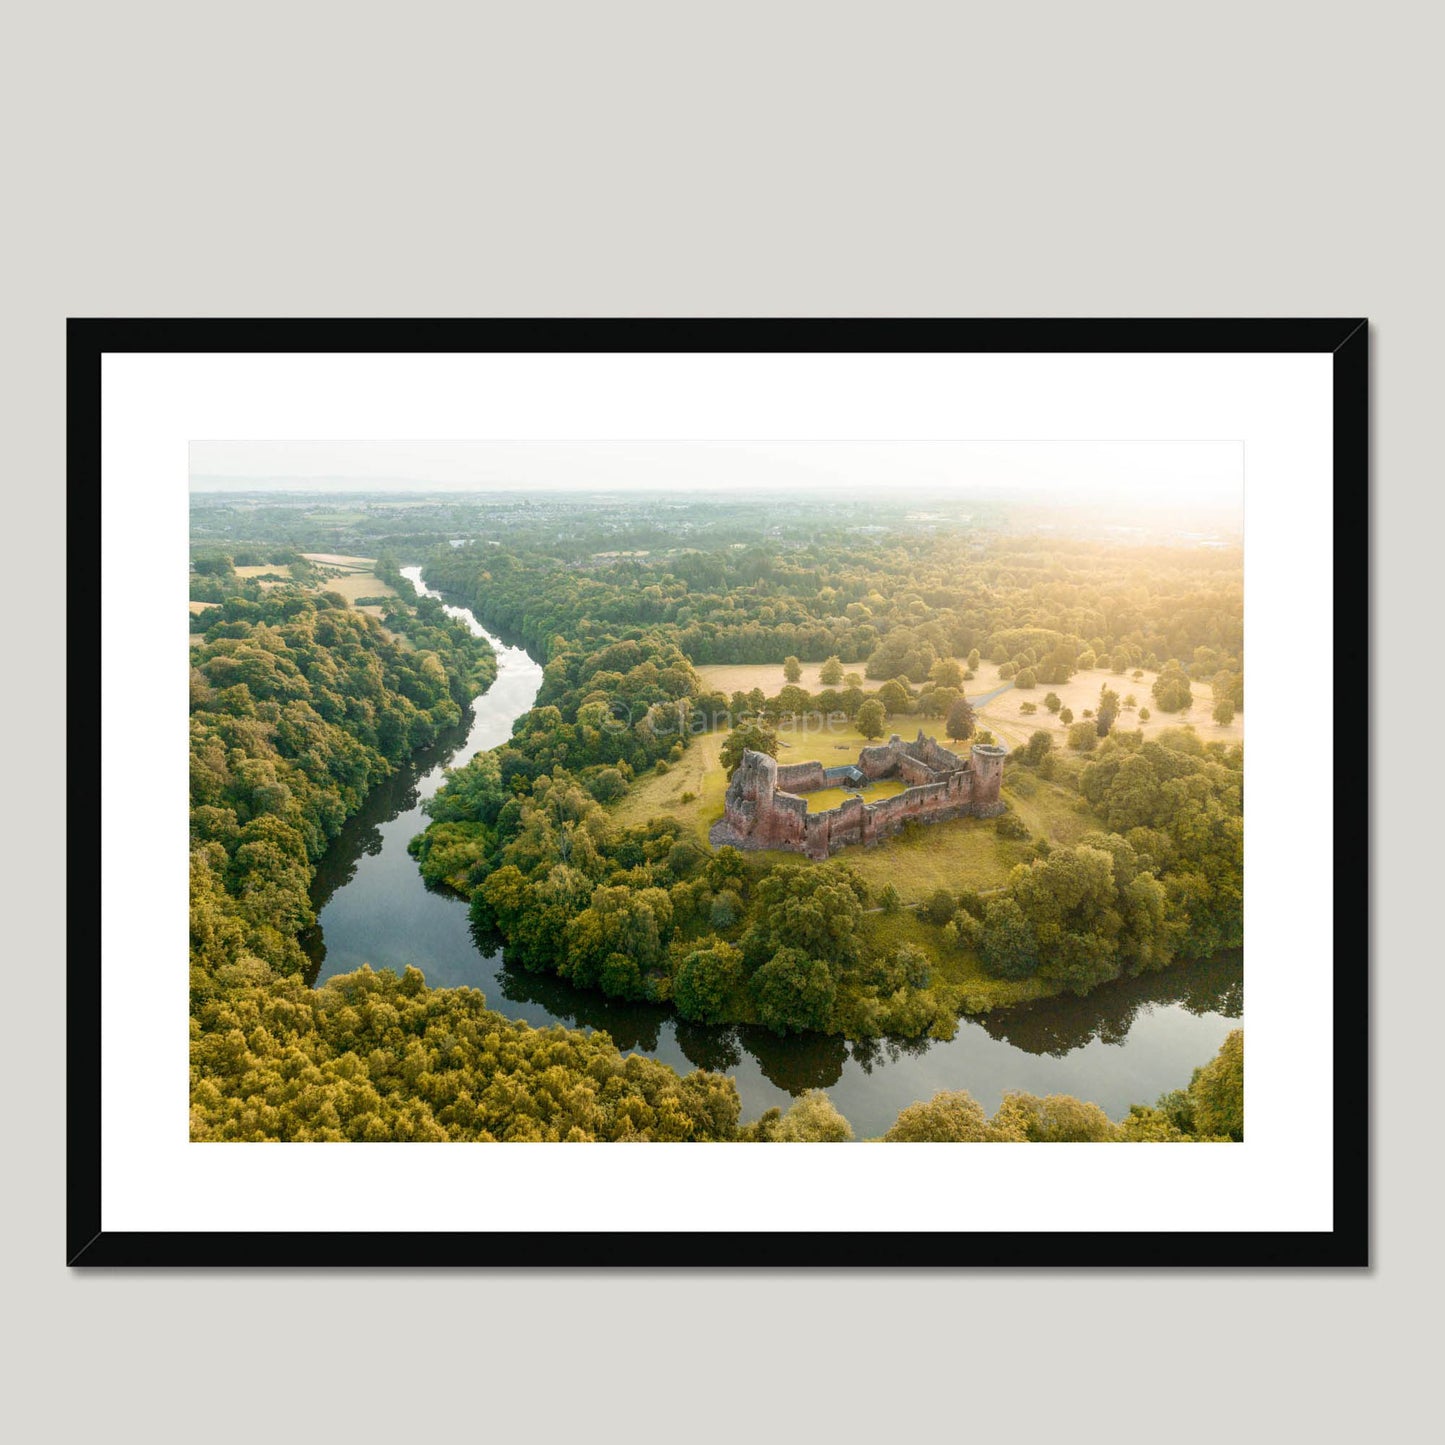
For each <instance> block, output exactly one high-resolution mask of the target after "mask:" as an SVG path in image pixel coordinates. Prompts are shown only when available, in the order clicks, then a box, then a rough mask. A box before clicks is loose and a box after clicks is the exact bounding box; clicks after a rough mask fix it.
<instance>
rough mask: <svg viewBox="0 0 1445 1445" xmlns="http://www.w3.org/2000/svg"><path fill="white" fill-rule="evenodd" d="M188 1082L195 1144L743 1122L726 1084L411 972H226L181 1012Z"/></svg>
mask: <svg viewBox="0 0 1445 1445" xmlns="http://www.w3.org/2000/svg"><path fill="white" fill-rule="evenodd" d="M191 1079H192V1088H191V1137H192V1139H196V1140H225V1139H249V1140H261V1139H283V1140H286V1139H289V1140H312V1141H339V1140H360V1141H367V1140H370V1141H383V1140H474V1141H475V1140H479V1141H487V1140H511V1141H544V1140H550V1141H559V1140H560V1141H572V1142H583V1141H587V1140H594V1139H609V1140H639V1141H646V1140H673V1141H683V1140H702V1139H732V1138H735V1137H736V1135H737V1123H738V1113H739V1104H738V1094H737V1087H736V1085H735V1084H734V1083H733V1081H732V1080H731V1079H727V1078H723V1077H722V1076H721V1075H718V1074H707V1073H703V1072H702V1071H701V1070H697V1071H695V1072H693V1073H691V1074H689V1075H687V1077H686V1078H682V1077H679V1075H678V1074H676V1073H675V1072H674V1071H673V1070H672V1069H670V1068H668V1067H667V1065H666V1064H660V1063H658V1062H657V1061H655V1060H652V1059H644V1058H640V1057H638V1056H637V1055H635V1054H628V1055H623V1054H621V1053H619V1051H618V1050H617V1048H616V1047H615V1046H614V1045H613V1043H612V1040H611V1039H610V1038H608V1036H607V1035H606V1034H605V1033H594V1034H585V1033H582V1032H581V1031H579V1030H571V1029H562V1028H550V1029H534V1028H531V1027H529V1026H528V1025H527V1024H523V1023H517V1022H514V1021H512V1020H510V1019H506V1018H504V1017H502V1015H500V1014H497V1013H493V1012H492V1011H491V1010H489V1009H488V1008H487V1007H486V1001H485V999H484V998H483V997H482V995H481V994H480V993H478V992H477V991H476V990H475V989H467V988H455V989H429V988H427V987H426V985H425V982H424V981H423V979H422V976H421V974H420V973H419V972H418V971H417V970H416V969H414V968H408V969H407V970H406V972H405V974H404V975H403V976H402V977H401V978H397V976H396V975H395V974H394V973H392V972H391V971H390V970H384V971H382V972H381V973H373V972H372V971H371V969H369V968H363V969H361V970H360V971H358V972H356V973H352V974H343V975H340V976H338V977H336V978H332V979H330V980H328V981H327V983H326V984H325V985H324V986H323V987H321V988H319V989H310V988H307V987H306V986H305V984H304V983H302V981H301V980H300V979H299V978H291V979H287V980H285V981H282V982H274V981H272V980H270V978H269V976H268V971H267V970H266V969H265V967H264V965H262V964H260V963H259V962H258V961H253V962H252V964H250V965H248V966H242V967H238V968H232V969H230V970H223V971H222V977H220V978H218V980H217V987H216V988H215V990H214V992H213V993H212V995H211V996H210V997H208V998H206V999H204V1000H202V1001H200V1002H199V1004H198V1005H197V1006H196V1007H195V1008H194V1009H193V1014H192V1020H191ZM824 1102H825V1103H826V1100H825V1101H824ZM829 1107H830V1108H831V1106H829Z"/></svg>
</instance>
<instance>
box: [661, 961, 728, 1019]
mask: <svg viewBox="0 0 1445 1445" xmlns="http://www.w3.org/2000/svg"><path fill="white" fill-rule="evenodd" d="M742 977H743V956H742V954H741V953H740V952H739V951H738V950H737V949H736V948H734V947H733V946H732V945H731V944H730V943H723V942H721V941H719V942H717V943H714V944H711V945H710V946H709V947H707V948H699V949H695V950H694V951H693V952H691V953H689V954H688V955H687V956H686V957H685V958H684V959H683V961H682V963H681V965H680V966H679V967H678V970H677V976H676V978H674V980H673V985H672V997H673V1002H674V1003H676V1005H677V1011H678V1013H680V1014H681V1015H682V1016H683V1018H685V1019H695V1020H697V1021H698V1022H699V1023H721V1022H723V1021H724V1020H725V1019H726V1018H727V1017H728V1015H729V1011H728V1000H729V999H730V997H731V996H732V992H733V990H734V989H735V988H736V987H737V986H738V984H739V983H741V982H742Z"/></svg>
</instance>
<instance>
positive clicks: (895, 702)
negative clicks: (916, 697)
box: [878, 677, 912, 717]
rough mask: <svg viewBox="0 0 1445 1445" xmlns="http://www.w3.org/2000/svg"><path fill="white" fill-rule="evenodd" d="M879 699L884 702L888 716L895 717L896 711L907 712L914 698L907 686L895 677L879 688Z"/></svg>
mask: <svg viewBox="0 0 1445 1445" xmlns="http://www.w3.org/2000/svg"><path fill="white" fill-rule="evenodd" d="M878 701H879V702H881V703H882V704H883V707H884V710H885V711H886V712H887V713H888V716H889V717H893V716H894V715H895V714H896V713H900V712H907V711H908V705H909V703H910V702H911V701H912V699H911V698H910V697H909V695H908V689H907V687H905V686H904V685H903V683H901V682H899V680H898V679H897V678H896V677H895V678H893V679H891V680H890V681H888V682H885V683H884V684H883V686H882V687H880V688H879V689H878Z"/></svg>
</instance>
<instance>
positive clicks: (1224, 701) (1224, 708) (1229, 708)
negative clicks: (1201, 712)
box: [1214, 697, 1234, 728]
mask: <svg viewBox="0 0 1445 1445" xmlns="http://www.w3.org/2000/svg"><path fill="white" fill-rule="evenodd" d="M1214 721H1215V722H1217V723H1218V724H1219V726H1220V727H1222V728H1227V727H1228V726H1229V725H1230V723H1232V722H1233V721H1234V704H1233V703H1232V702H1231V701H1230V700H1229V699H1228V698H1227V697H1225V698H1221V699H1220V700H1219V701H1218V702H1217V703H1215V704H1214Z"/></svg>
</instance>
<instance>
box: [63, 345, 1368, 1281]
mask: <svg viewBox="0 0 1445 1445" xmlns="http://www.w3.org/2000/svg"><path fill="white" fill-rule="evenodd" d="M1368 338H1369V329H1368V324H1367V321H1366V320H1365V319H1363V318H1359V317H1353V318H1344V319H1321V318H1314V319H1151V320H1137V319H1136V320H1130V319H1098V320H1083V319H1080V320H1047V319H1029V320H965V319H897V320H885V319H863V320H844V319H824V320H791V319H736V320H735V319H698V320H673V319H648V320H642V319H614V320H570V319H569V320H510V319H508V320H422V319H418V320H401V319H390V320H382V319H378V320H362V319H315V320H312V319H295V318H290V319H196V320H192V319H155V318H153V319H115V320H107V319H72V320H70V321H69V322H68V327H67V444H68V450H67V477H68V527H69V536H68V542H67V561H68V568H69V583H68V586H69V591H70V596H71V606H70V609H69V612H70V620H69V624H68V636H67V643H68V648H69V684H70V686H69V695H70V702H69V704H68V707H69V715H68V716H69V724H70V739H71V743H70V756H69V784H70V786H69V803H68V817H67V821H68V824H69V843H68V860H67V861H68V869H69V884H70V886H69V904H68V912H67V923H68V957H67V982H68V999H67V1032H66V1038H67V1062H66V1079H67V1103H66V1114H67V1120H66V1128H67V1181H66V1187H67V1228H66V1235H67V1239H66V1260H67V1263H68V1264H71V1265H78V1266H83V1267H94V1266H310V1267H316V1266H365V1267H374V1266H378V1265H385V1266H410V1267H425V1266H447V1267H458V1266H486V1267H500V1266H532V1267H537V1266H543V1265H547V1266H568V1267H579V1266H619V1265H620V1266H628V1265H631V1266H653V1267H655V1266H658V1265H668V1266H686V1267H710V1268H737V1267H747V1266H786V1267H789V1268H797V1267H800V1266H813V1267H820V1266H821V1267H843V1266H848V1267H875V1268H876V1267H927V1268H933V1269H937V1268H946V1267H1034V1268H1059V1267H1076V1266H1109V1267H1160V1266H1168V1267H1193V1268H1200V1267H1214V1268H1218V1267H1237V1266H1254V1267H1294V1268H1299V1267H1316V1268H1317V1267H1327V1266H1332V1267H1340V1266H1350V1267H1363V1266H1367V1265H1368V1263H1369V1194H1370V1191H1369V1117H1368V1103H1367V1099H1368V1095H1367V1091H1366V1087H1365V1081H1366V1080H1367V1079H1368V1078H1369V1070H1368V1054H1369V1009H1368V996H1369V988H1368V958H1369V928H1368V898H1367V897H1366V898H1363V899H1362V893H1363V892H1366V891H1367V880H1368V877H1369V870H1368V854H1367V835H1368V821H1369V819H1368V807H1369V804H1368V792H1367V789H1366V788H1365V787H1363V786H1362V785H1361V779H1360V775H1359V771H1358V767H1357V759H1358V758H1359V757H1360V756H1361V754H1362V753H1363V752H1365V751H1366V750H1367V748H1368V738H1367V737H1362V736H1361V734H1362V733H1363V732H1364V731H1365V730H1366V722H1365V720H1364V719H1359V720H1357V721H1356V722H1355V723H1353V724H1352V741H1353V743H1354V746H1353V747H1351V748H1350V749H1348V750H1345V749H1341V750H1340V751H1339V752H1338V753H1337V756H1336V762H1335V772H1334V785H1335V815H1334V869H1335V874H1334V883H1335V891H1334V937H1335V946H1336V953H1337V957H1338V958H1339V959H1344V960H1348V961H1349V967H1348V969H1347V970H1346V969H1344V968H1342V967H1338V966H1337V967H1336V968H1335V970H1334V974H1333V998H1334V1038H1333V1042H1334V1057H1335V1060H1336V1068H1337V1070H1338V1068H1339V1061H1340V1060H1348V1061H1349V1078H1348V1080H1347V1081H1345V1082H1344V1084H1343V1086H1337V1087H1336V1088H1335V1090H1334V1102H1333V1142H1334V1148H1333V1223H1334V1227H1333V1228H1332V1229H1331V1230H1330V1231H1328V1232H1237V1231H1234V1232H1224V1231H1221V1232H1218V1233H1211V1232H1179V1233H1176V1232H1168V1231H1160V1232H1157V1233H1102V1232H1066V1231H1060V1232H1050V1233H1032V1232H1031V1233H979V1232H964V1231H960V1232H957V1233H938V1232H928V1233H916V1232H906V1231H899V1232H895V1233H889V1234H844V1233H825V1232H818V1233H796V1232H787V1233H756V1232H746V1233H743V1232H739V1233H711V1232H709V1233H670V1234H665V1235H656V1234H650V1235H641V1234H634V1233H547V1234H529V1233H455V1232H446V1233H427V1232H403V1231H399V1232H387V1233H359V1232H358V1233H327V1232H321V1231H316V1232H312V1231H299V1232H269V1231H268V1232H228V1233H210V1232H204V1231H195V1232H191V1231H185V1232H117V1231H105V1230H103V1229H102V1228H101V1198H102V1190H103V1179H102V1176H101V1109H100V1104H101V1067H100V1061H101V989H100V969H101V967H103V960H102V959H101V950H100V920H99V916H98V912H97V895H96V890H95V888H94V886H93V883H92V882H91V874H92V872H93V867H94V854H93V840H94V838H95V836H96V832H95V823H96V819H95V816H94V808H95V802H94V799H95V791H94V789H93V787H91V786H89V785H88V783H89V781H90V780H93V779H94V777H95V776H96V775H97V774H98V772H99V770H100V741H99V739H100V730H99V728H98V727H97V726H96V717H95V708H96V706H97V701H96V698H95V692H94V687H93V681H94V657H93V653H94V648H93V619H94V617H95V616H96V615H98V613H99V610H100V607H101V597H100V595H99V593H100V584H99V578H100V553H101V540H100V535H99V528H98V527H97V525H96V522H95V515H96V508H95V503H96V498H97V497H98V496H99V494H100V488H101V486H102V485H103V481H104V478H103V477H102V474H101V358H102V356H103V355H104V354H106V353H108V352H109V353H115V352H188V353H196V352H262V351H263V352H313V353H315V352H321V353H347V352H428V353H444V352H453V353H456V352H490V351H506V352H547V351H569V352H597V351H605V352H634V351H650V352H659V351H676V352H683V353H685V352H728V351H748V352H759V351H763V352H765V351H789V352H817V353H826V352H842V351H851V352H857V351H865V352H866V351H888V352H1060V353H1080V352H1103V353H1107V352H1136V353H1141V352H1142V353H1189V352H1196V353H1198V352H1233V353H1249V352H1277V353H1279V352H1290V353H1301V352H1310V353H1320V354H1328V355H1329V356H1330V358H1331V365H1332V375H1333V515H1334V523H1335V527H1334V536H1335V553H1334V558H1333V565H1334V576H1335V577H1336V578H1339V577H1341V576H1348V577H1349V578H1350V579H1351V584H1352V591H1354V593H1355V595H1356V596H1364V597H1368V596H1369V578H1368V574H1367V568H1368V560H1367V559H1368V526H1369V506H1368V497H1369V453H1368V434H1369V404H1368V391H1369V366H1368ZM1346 548H1347V549H1348V553H1347V554H1346V551H1345V549H1346ZM1333 646H1334V651H1335V655H1336V656H1340V655H1345V654H1348V655H1349V656H1351V657H1352V658H1357V659H1366V660H1367V656H1368V636H1367V627H1366V623H1365V620H1364V612H1363V609H1361V608H1360V607H1358V606H1356V607H1352V608H1348V609H1346V608H1340V607H1337V608H1336V609H1335V613H1334V637H1333ZM82 778H84V779H85V780H87V786H84V787H82V786H79V785H78V784H79V783H80V781H81V779H82ZM1362 905H1363V906H1362ZM1337 1082H1338V1076H1337ZM539 1246H540V1247H539Z"/></svg>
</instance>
